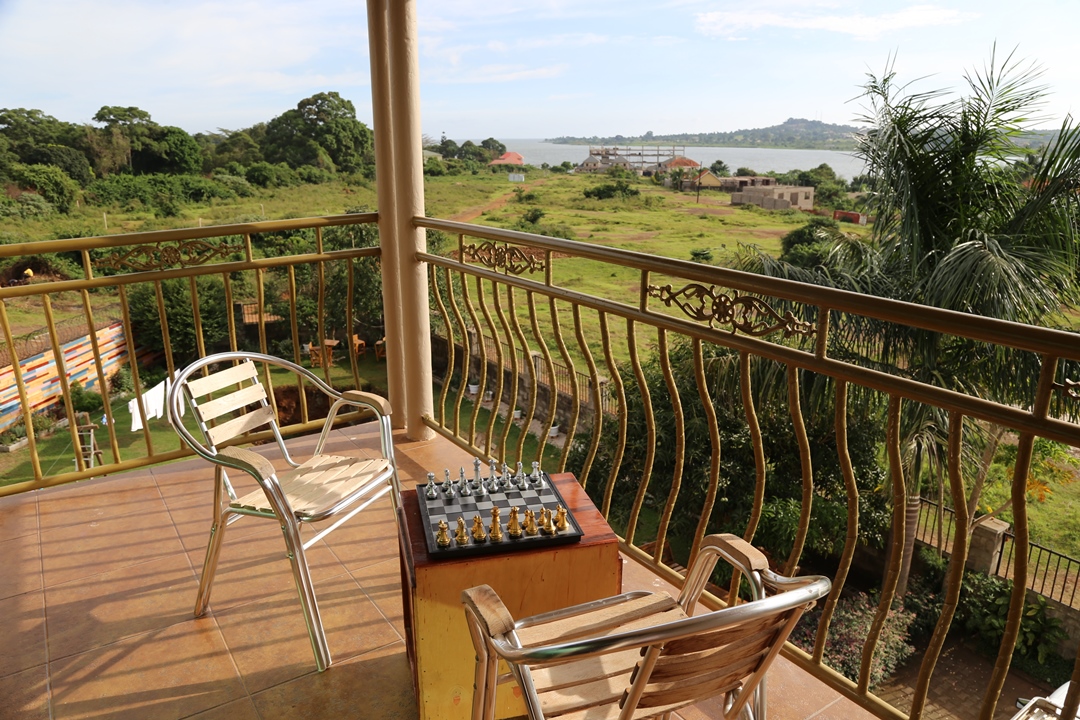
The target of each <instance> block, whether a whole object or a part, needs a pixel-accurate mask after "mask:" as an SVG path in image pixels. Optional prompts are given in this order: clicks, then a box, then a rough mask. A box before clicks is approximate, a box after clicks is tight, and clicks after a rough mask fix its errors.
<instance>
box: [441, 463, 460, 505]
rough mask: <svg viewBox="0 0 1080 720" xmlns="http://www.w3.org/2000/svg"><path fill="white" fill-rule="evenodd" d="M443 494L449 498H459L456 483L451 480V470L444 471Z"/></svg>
mask: <svg viewBox="0 0 1080 720" xmlns="http://www.w3.org/2000/svg"><path fill="white" fill-rule="evenodd" d="M442 489H443V494H444V495H446V497H448V498H453V497H457V489H456V488H455V487H454V481H453V480H451V479H450V468H447V469H445V470H443V484H442Z"/></svg>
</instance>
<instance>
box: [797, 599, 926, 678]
mask: <svg viewBox="0 0 1080 720" xmlns="http://www.w3.org/2000/svg"><path fill="white" fill-rule="evenodd" d="M821 608H822V605H818V606H817V607H816V608H815V609H814V610H813V611H812V612H810V613H808V614H807V615H805V616H804V618H803V620H802V621H801V622H800V623H799V625H798V627H796V628H795V631H794V632H793V633H791V641H792V642H793V643H794V644H795V645H797V646H799V647H800V648H802V649H803V650H806V651H807V652H812V651H813V649H814V639H815V636H816V634H817V626H818V621H820V620H821ZM876 613H877V601H876V600H875V599H874V598H872V597H871V596H869V595H866V594H865V593H860V592H856V593H853V594H851V595H844V596H842V597H841V598H840V599H839V601H837V603H836V610H835V612H834V613H833V617H832V621H831V622H830V624H829V637H828V640H827V641H826V643H825V662H826V663H828V664H829V665H830V666H831V667H833V668H835V669H836V670H838V671H839V672H840V673H842V674H843V675H844V676H845V677H847V678H848V679H850V680H855V681H857V680H858V679H859V668H860V667H861V665H862V651H863V646H865V645H866V636H867V635H868V634H869V632H870V625H871V624H872V623H873V621H874V615H875V614H876ZM912 618H913V615H912V614H911V613H909V612H906V611H904V610H891V611H889V615H888V617H887V618H886V620H885V624H884V625H883V626H882V628H881V636H880V638H879V640H878V646H877V650H876V651H875V652H874V659H873V661H872V662H871V663H870V686H871V687H876V686H877V685H880V684H881V683H882V682H884V681H885V680H888V679H889V678H890V677H891V676H892V674H893V672H895V671H896V668H898V667H899V666H900V665H901V664H902V663H903V662H904V661H905V660H907V659H908V658H909V657H910V656H911V654H912V653H913V652H914V651H915V648H913V647H912V646H911V645H909V644H908V642H907V636H908V626H909V625H910V624H911V621H912Z"/></svg>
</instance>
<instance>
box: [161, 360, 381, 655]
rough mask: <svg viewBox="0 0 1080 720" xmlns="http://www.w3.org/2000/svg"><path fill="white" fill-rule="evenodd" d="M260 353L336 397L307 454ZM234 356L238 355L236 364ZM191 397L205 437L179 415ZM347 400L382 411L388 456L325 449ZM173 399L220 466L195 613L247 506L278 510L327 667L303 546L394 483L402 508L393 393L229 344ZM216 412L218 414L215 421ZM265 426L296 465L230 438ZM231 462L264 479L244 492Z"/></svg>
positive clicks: (270, 514) (178, 424) (263, 512)
mask: <svg viewBox="0 0 1080 720" xmlns="http://www.w3.org/2000/svg"><path fill="white" fill-rule="evenodd" d="M253 360H254V361H257V362H263V363H266V364H269V365H276V366H278V367H282V368H285V369H287V370H290V371H292V372H294V373H296V374H297V375H300V376H301V377H303V378H304V380H306V381H307V382H309V383H311V384H312V385H314V386H315V387H317V388H318V389H319V390H322V391H323V392H324V393H326V394H327V395H328V396H330V398H331V399H332V404H331V406H330V411H329V414H328V416H327V418H326V422H325V424H324V425H323V429H322V433H321V434H320V435H319V440H318V442H317V444H316V446H315V452H314V454H313V455H312V456H311V457H310V458H309V459H307V460H305V461H304V462H297V461H296V460H294V459H293V458H292V456H291V455H290V454H289V451H288V449H287V448H286V447H285V442H284V440H283V439H282V436H281V431H280V429H279V428H278V423H277V417H276V416H275V413H274V409H273V407H272V406H271V405H270V403H269V402H268V398H267V394H266V390H265V389H264V388H263V386H262V384H261V383H260V381H259V374H260V368H259V366H258V365H256V363H255V362H252V361H253ZM230 361H237V362H238V364H235V365H234V364H232V363H231V362H230ZM215 365H221V366H223V368H224V369H220V370H217V371H216V372H211V373H210V374H205V375H204V373H203V372H202V371H203V369H204V368H212V366H215ZM183 401H186V402H187V403H188V406H189V407H191V409H192V410H193V411H194V413H195V420H196V423H197V424H198V427H199V430H200V431H201V433H202V435H203V438H204V439H203V440H201V441H200V440H198V439H196V438H195V437H194V436H193V435H192V434H191V433H190V432H189V431H188V430H187V428H185V427H184V425H183V422H182V421H181V420H179V419H178V418H180V417H181V412H180V410H181V405H180V403H181V402H183ZM343 405H351V406H354V407H359V408H367V409H369V410H372V411H374V412H375V415H376V418H377V421H378V424H379V436H380V440H381V448H380V449H381V457H375V458H369V457H341V456H335V455H324V454H323V446H324V445H325V443H326V439H327V437H328V435H329V432H330V430H331V428H332V427H333V424H334V418H335V417H336V416H337V413H338V410H339V409H340V408H341V407H342V406H343ZM168 408H169V423H170V424H171V425H172V426H173V428H174V429H175V430H176V432H177V433H178V434H179V435H180V437H181V438H182V439H183V440H184V442H186V443H187V444H188V445H190V446H191V448H192V449H193V450H194V451H195V452H196V453H197V454H199V455H200V456H202V457H203V458H205V459H206V460H208V461H210V462H212V463H214V466H215V467H214V479H215V482H214V517H213V523H212V525H211V527H210V542H209V544H208V545H207V548H206V560H205V562H204V563H203V572H202V578H201V579H200V581H199V594H198V597H197V598H196V601H195V616H196V617H200V616H202V615H203V614H204V613H205V612H206V608H207V605H208V604H209V602H210V590H211V586H212V584H213V582H214V573H215V570H216V569H217V562H218V556H219V554H220V552H221V542H222V538H223V537H224V535H225V528H226V527H228V526H229V525H231V524H232V523H233V522H235V521H237V520H239V519H240V518H241V517H243V516H245V515H247V516H252V517H260V518H268V519H271V520H273V521H275V522H276V523H278V524H279V525H280V526H281V529H282V531H283V533H284V535H285V545H286V550H287V553H288V557H289V559H290V561H291V563H292V571H293V579H294V580H295V581H296V589H297V591H298V592H299V594H300V604H301V606H302V608H303V611H304V619H305V621H306V623H307V629H308V635H309V637H310V639H311V647H312V650H313V651H314V653H315V664H316V666H317V667H318V669H319V670H320V671H321V670H325V669H326V668H327V667H329V665H330V662H331V658H330V649H329V646H328V645H327V642H326V633H325V631H324V630H323V625H322V619H321V616H320V615H319V606H318V603H317V601H316V599H315V590H314V587H313V585H312V582H311V573H310V571H309V570H308V565H307V559H306V556H305V551H306V550H307V549H308V548H310V547H311V546H312V545H313V544H314V543H316V542H318V541H319V540H321V539H322V538H323V537H325V536H326V535H327V534H328V533H330V532H332V531H333V530H335V529H337V528H338V527H339V526H340V525H341V524H342V523H344V522H345V521H347V520H348V519H350V518H351V517H353V516H354V515H356V514H357V513H358V512H360V511H361V510H363V509H364V508H366V507H368V506H369V505H371V504H372V503H373V502H375V501H376V500H378V499H379V498H381V497H382V496H384V495H386V494H387V493H390V496H391V500H392V502H393V505H394V511H395V515H396V514H397V509H398V508H399V507H400V496H401V488H400V484H399V482H398V476H397V465H396V463H395V462H394V448H393V441H392V436H391V430H390V403H389V402H387V401H386V399H384V398H382V397H379V396H378V395H373V394H371V393H366V392H360V391H357V390H348V391H346V392H343V393H342V392H338V391H337V390H334V389H333V388H331V387H330V386H329V385H327V384H326V383H325V382H323V381H322V380H320V379H319V378H318V377H316V376H315V375H314V374H312V373H311V372H310V371H308V370H306V369H305V368H303V367H300V366H299V365H295V364H293V363H291V362H288V361H287V360H282V359H280V358H276V357H271V356H269V355H261V354H258V353H247V352H243V353H241V352H229V353H221V354H218V355H211V356H209V357H205V358H203V359H201V360H198V361H196V362H194V363H192V364H191V365H188V366H187V367H186V368H184V370H182V371H181V372H180V374H179V375H177V377H176V381H175V383H174V384H173V386H172V388H171V389H170V391H169V398H168ZM215 421H218V423H217V424H216V425H213V423H214V422H215ZM265 427H269V429H270V431H271V432H272V434H273V438H274V440H276V442H277V446H278V450H279V452H280V453H281V457H282V458H283V459H284V461H285V462H286V463H287V464H288V469H286V470H283V471H280V472H279V471H278V470H276V469H275V468H274V465H273V464H272V463H271V461H270V460H269V459H267V458H266V457H264V456H263V455H261V454H259V453H256V452H254V451H252V450H246V449H243V448H240V447H237V446H236V445H234V444H229V445H225V444H226V443H230V442H231V441H234V440H235V439H236V438H238V437H239V436H241V435H243V434H244V433H248V432H251V431H253V430H257V429H259V428H265ZM232 470H238V471H242V472H246V473H247V474H249V475H251V476H252V477H253V478H254V479H255V481H256V482H257V483H258V484H259V489H257V490H254V491H252V492H250V493H248V494H247V495H245V496H243V497H237V495H236V492H235V490H234V489H233V485H232V483H231V482H230V481H229V476H228V471H232ZM226 494H227V497H226ZM323 520H333V522H332V523H331V524H330V525H329V526H328V527H326V528H323V529H321V530H320V531H318V532H317V533H316V534H315V535H313V536H312V537H310V538H308V539H307V540H306V541H302V540H301V537H300V529H301V525H302V524H303V523H311V522H319V521H323Z"/></svg>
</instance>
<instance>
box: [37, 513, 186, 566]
mask: <svg viewBox="0 0 1080 720" xmlns="http://www.w3.org/2000/svg"><path fill="white" fill-rule="evenodd" d="M159 502H160V501H159ZM41 544H42V546H41V551H42V566H43V569H44V582H45V587H50V586H52V585H59V584H61V583H65V582H70V581H72V580H77V579H78V578H81V577H88V576H90V575H97V574H100V573H106V572H110V571H112V570H116V569H118V568H122V567H126V566H128V565H137V564H139V563H144V562H148V561H150V560H157V559H159V558H163V557H166V556H168V555H173V554H177V553H182V552H183V549H184V548H183V545H181V543H180V539H179V538H178V537H177V535H176V529H175V528H174V527H173V525H172V519H171V518H170V517H169V514H168V512H167V511H166V510H165V507H164V505H161V507H160V509H158V510H157V511H154V512H145V513H141V514H136V515H128V516H125V517H109V518H106V519H91V520H87V521H85V522H82V523H78V524H71V525H68V526H66V527H62V528H58V529H54V530H47V531H44V532H42V533H41Z"/></svg>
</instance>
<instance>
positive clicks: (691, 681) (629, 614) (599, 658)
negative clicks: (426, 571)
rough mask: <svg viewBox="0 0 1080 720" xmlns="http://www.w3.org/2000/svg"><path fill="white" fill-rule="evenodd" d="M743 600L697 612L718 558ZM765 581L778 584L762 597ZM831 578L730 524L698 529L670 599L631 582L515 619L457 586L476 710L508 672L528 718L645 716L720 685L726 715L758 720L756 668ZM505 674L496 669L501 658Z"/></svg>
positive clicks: (489, 711) (493, 597)
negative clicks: (772, 566) (738, 581)
mask: <svg viewBox="0 0 1080 720" xmlns="http://www.w3.org/2000/svg"><path fill="white" fill-rule="evenodd" d="M720 557H723V558H724V559H725V560H727V561H728V562H730V563H731V564H732V566H733V567H735V568H737V569H738V570H740V571H741V572H742V573H743V576H744V577H746V578H748V579H749V581H750V586H751V594H752V600H751V601H749V602H746V603H743V604H740V605H735V606H732V607H727V608H723V609H721V610H716V611H713V612H708V613H705V614H702V615H698V616H694V614H693V613H694V609H695V606H696V604H697V601H698V598H699V597H700V595H701V592H702V590H703V589H704V587H705V583H706V581H707V580H708V579H709V576H710V574H711V573H712V570H713V567H714V566H715V565H716V561H717V559H718V558H720ZM766 587H768V588H769V589H770V590H771V591H774V592H775V594H772V595H769V596H766V595H765V588H766ZM829 589H830V583H829V580H828V578H825V577H820V576H806V577H797V578H786V577H782V576H780V575H777V574H775V573H773V572H771V571H770V570H769V569H768V562H767V560H766V559H765V556H764V555H763V554H762V553H761V552H759V551H758V550H756V549H754V548H753V547H752V546H750V545H749V544H748V543H746V542H745V541H743V540H742V539H741V538H739V537H737V536H735V535H710V536H709V537H707V538H705V540H704V542H703V544H702V548H701V551H700V553H699V554H698V557H697V560H696V561H695V562H694V566H693V567H692V568H691V569H690V572H689V573H688V574H687V576H686V583H685V584H684V585H683V589H682V592H681V593H680V595H679V599H678V600H677V601H676V600H675V599H673V598H672V597H671V596H670V595H668V594H667V593H665V592H658V593H652V592H645V591H638V592H631V593H625V594H623V595H619V596H616V597H612V598H606V599H604V600H597V601H594V602H590V603H584V604H582V605H577V606H574V607H571V608H567V609H565V610H556V611H555V612H550V613H545V614H543V615H535V616H533V617H530V618H526V619H524V620H518V621H517V622H515V621H514V619H513V618H512V617H511V615H510V613H509V612H508V611H507V609H506V607H505V606H504V605H503V603H502V601H500V600H499V597H498V595H497V594H496V593H495V591H493V590H492V589H491V588H490V587H488V586H487V585H481V586H479V587H475V588H471V589H469V590H466V591H464V592H463V593H462V602H463V603H464V605H465V615H466V618H467V620H468V623H469V632H470V634H471V635H472V639H473V645H474V646H475V648H476V656H477V660H476V683H475V687H474V691H473V710H472V717H473V720H491V719H492V718H494V717H495V690H496V685H497V684H498V683H499V682H504V681H506V680H509V679H513V680H516V681H517V683H518V685H519V686H520V688H521V690H522V696H523V697H524V699H525V705H526V709H527V711H528V714H529V718H530V720H551V719H552V718H563V719H564V720H570V719H571V718H573V720H615V718H618V719H619V720H630V719H631V718H633V719H634V720H642V719H644V718H653V717H668V714H669V713H671V712H672V711H675V710H678V709H679V708H681V707H685V706H687V705H692V704H694V703H697V702H700V701H701V700H704V699H707V698H710V697H713V696H717V695H724V696H725V703H724V708H725V710H724V712H725V714H724V717H725V718H727V719H728V720H733V719H734V718H738V717H747V716H752V717H753V718H755V719H756V720H764V718H765V712H766V704H765V673H766V671H767V670H768V669H769V665H770V664H771V663H772V661H773V660H774V659H775V658H776V656H777V654H778V653H779V652H780V648H781V647H782V646H783V644H784V641H785V640H786V639H787V637H788V635H789V634H790V633H791V630H792V629H793V628H794V627H795V623H796V622H798V620H799V618H800V617H801V616H802V614H803V612H804V611H806V610H807V609H809V608H810V607H812V606H813V605H814V603H815V601H817V600H818V599H819V598H821V597H823V596H824V595H826V594H827V593H828V592H829ZM500 660H504V661H506V663H507V664H508V665H509V668H510V675H504V676H502V677H500V676H499V675H498V667H499V661H500Z"/></svg>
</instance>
